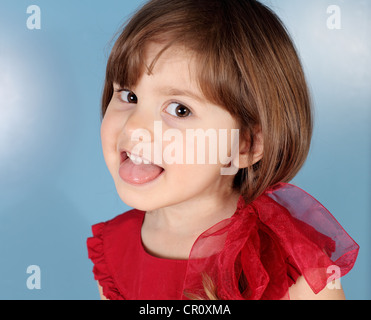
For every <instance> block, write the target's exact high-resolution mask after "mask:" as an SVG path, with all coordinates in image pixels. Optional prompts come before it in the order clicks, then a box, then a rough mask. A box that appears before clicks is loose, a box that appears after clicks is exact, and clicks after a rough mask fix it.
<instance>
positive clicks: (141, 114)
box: [122, 108, 154, 145]
mask: <svg viewBox="0 0 371 320" xmlns="http://www.w3.org/2000/svg"><path fill="white" fill-rule="evenodd" d="M153 128H154V117H153V116H152V115H151V114H150V112H149V111H148V110H147V111H146V110H144V109H140V108H135V109H134V110H132V112H131V113H130V114H129V115H128V117H127V119H126V120H125V122H124V124H123V127H122V134H123V135H124V136H125V140H126V141H130V144H131V145H133V144H135V143H136V142H148V143H150V142H152V141H153Z"/></svg>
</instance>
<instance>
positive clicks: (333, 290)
mask: <svg viewBox="0 0 371 320" xmlns="http://www.w3.org/2000/svg"><path fill="white" fill-rule="evenodd" d="M289 297H290V300H344V299H345V295H344V291H343V289H342V287H341V285H340V279H337V280H335V281H334V283H330V284H328V285H327V286H326V287H325V288H324V289H322V290H321V291H320V292H319V293H317V294H315V293H314V292H313V290H312V289H311V287H310V286H309V284H308V283H307V281H306V280H305V279H304V277H303V276H300V277H299V278H298V279H297V280H296V283H295V284H293V285H292V286H291V287H290V288H289Z"/></svg>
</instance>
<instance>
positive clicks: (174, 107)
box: [166, 102, 192, 118]
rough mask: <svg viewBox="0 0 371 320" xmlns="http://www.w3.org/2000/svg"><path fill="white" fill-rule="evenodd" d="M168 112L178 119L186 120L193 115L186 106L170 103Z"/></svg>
mask: <svg viewBox="0 0 371 320" xmlns="http://www.w3.org/2000/svg"><path fill="white" fill-rule="evenodd" d="M166 112H167V113H169V114H171V115H172V116H174V117H178V118H186V117H188V116H190V115H191V114H192V112H191V110H189V108H187V107H186V106H183V105H182V104H180V103H175V102H174V103H170V104H169V105H168V106H167V108H166Z"/></svg>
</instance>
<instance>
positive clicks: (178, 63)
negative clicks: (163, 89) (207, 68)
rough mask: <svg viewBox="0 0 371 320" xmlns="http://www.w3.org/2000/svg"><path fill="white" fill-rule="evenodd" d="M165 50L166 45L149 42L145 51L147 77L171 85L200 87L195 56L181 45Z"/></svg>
mask: <svg viewBox="0 0 371 320" xmlns="http://www.w3.org/2000/svg"><path fill="white" fill-rule="evenodd" d="M164 48H165V44H164V43H160V42H149V43H148V44H147V45H146V47H145V50H144V64H145V69H146V70H147V72H145V73H146V74H147V75H150V76H153V77H154V78H157V79H158V80H163V81H165V82H167V83H169V84H173V85H176V84H178V85H180V84H182V86H183V87H193V88H195V87H198V84H197V83H198V81H197V72H196V71H197V65H196V59H195V54H194V53H193V52H192V51H191V50H189V49H187V48H186V47H184V46H181V45H173V46H170V47H168V48H166V49H165V50H164Z"/></svg>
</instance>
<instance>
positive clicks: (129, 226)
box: [92, 209, 144, 237]
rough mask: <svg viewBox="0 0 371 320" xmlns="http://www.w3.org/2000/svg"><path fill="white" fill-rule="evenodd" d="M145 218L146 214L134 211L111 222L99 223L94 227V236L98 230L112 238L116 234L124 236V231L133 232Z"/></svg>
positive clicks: (125, 213)
mask: <svg viewBox="0 0 371 320" xmlns="http://www.w3.org/2000/svg"><path fill="white" fill-rule="evenodd" d="M143 218H144V212H143V211H140V210H137V209H132V210H129V211H126V212H124V213H122V214H119V215H118V216H116V217H114V218H113V219H111V220H108V221H105V222H101V223H97V224H95V225H93V226H92V230H93V234H94V235H95V233H96V232H94V231H95V230H97V231H98V232H99V233H101V234H102V236H104V237H106V236H112V235H114V234H122V232H123V231H124V230H128V231H130V230H133V228H134V227H136V226H138V225H140V224H141V223H142V221H143Z"/></svg>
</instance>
